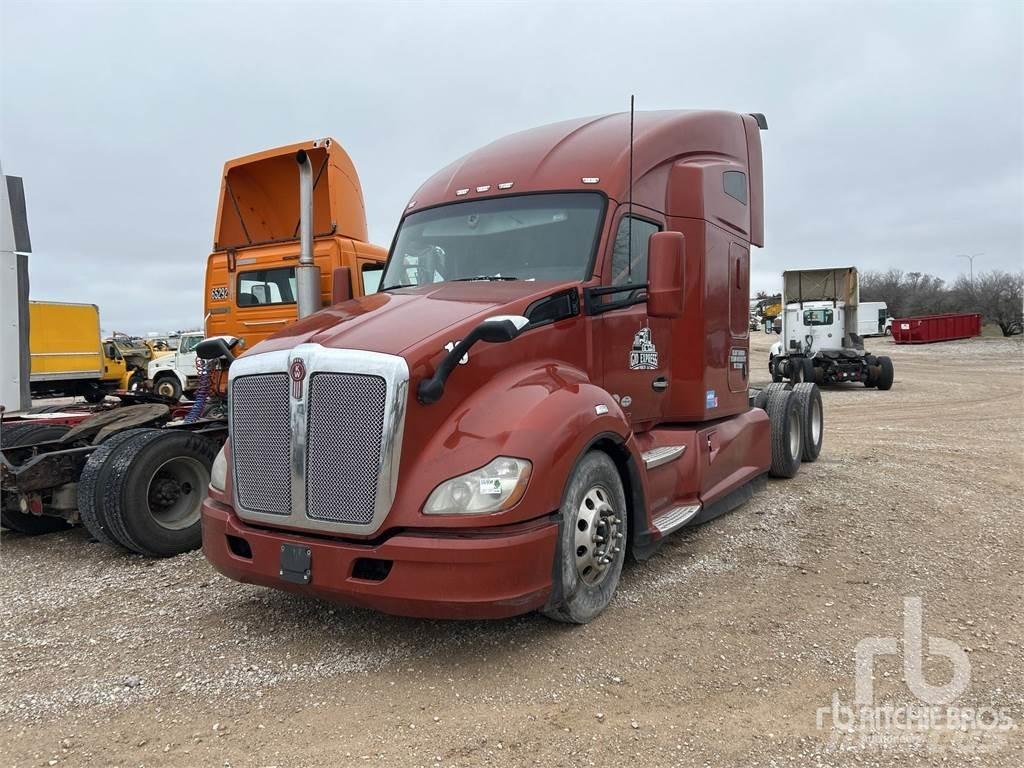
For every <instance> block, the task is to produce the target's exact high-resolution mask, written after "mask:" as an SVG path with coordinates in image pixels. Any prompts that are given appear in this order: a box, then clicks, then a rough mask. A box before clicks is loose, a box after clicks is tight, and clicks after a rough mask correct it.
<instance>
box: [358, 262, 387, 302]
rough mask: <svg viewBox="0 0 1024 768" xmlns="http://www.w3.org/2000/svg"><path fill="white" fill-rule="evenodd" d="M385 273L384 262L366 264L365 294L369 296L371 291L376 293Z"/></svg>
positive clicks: (364, 266)
mask: <svg viewBox="0 0 1024 768" xmlns="http://www.w3.org/2000/svg"><path fill="white" fill-rule="evenodd" d="M383 275H384V265H383V264H364V265H363V269H362V276H363V295H364V296H369V295H370V294H371V293H376V292H377V290H378V289H379V288H380V279H381V277H382V276H383Z"/></svg>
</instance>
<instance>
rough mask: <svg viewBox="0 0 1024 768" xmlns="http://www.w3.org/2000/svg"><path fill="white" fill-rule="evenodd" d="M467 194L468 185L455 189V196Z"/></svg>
mask: <svg viewBox="0 0 1024 768" xmlns="http://www.w3.org/2000/svg"><path fill="white" fill-rule="evenodd" d="M468 194H469V187H463V188H462V189H456V190H455V196H456V197H462V196H463V195H468Z"/></svg>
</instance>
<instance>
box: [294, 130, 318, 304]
mask: <svg viewBox="0 0 1024 768" xmlns="http://www.w3.org/2000/svg"><path fill="white" fill-rule="evenodd" d="M295 160H296V162H298V164H299V265H298V267H296V269H295V293H296V296H295V301H296V304H297V305H298V314H299V317H300V318H302V317H308V316H309V315H311V314H313V313H314V312H316V311H318V310H320V309H321V308H322V304H321V302H320V267H318V266H317V265H316V264H315V263H314V261H313V164H312V163H311V162H310V161H309V155H307V154H306V150H304V149H300V150H299V151H298V154H296V155H295Z"/></svg>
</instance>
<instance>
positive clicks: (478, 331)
mask: <svg viewBox="0 0 1024 768" xmlns="http://www.w3.org/2000/svg"><path fill="white" fill-rule="evenodd" d="M529 322H530V321H529V319H528V318H525V317H523V316H522V315H494V316H493V317H488V318H486V319H484V320H482V321H481V322H480V324H479V325H478V326H477V327H476V328H474V329H473V330H472V331H470V332H469V333H468V334H467V335H466V338H464V339H463V340H462V341H460V342H459V343H458V344H456V345H455V346H454V347H452V349H451V350H450V351H449V352H448V354H447V355H445V356H444V359H442V360H441V364H440V365H439V366H437V370H436V371H434V375H433V376H431V377H430V378H429V379H423V380H422V381H421V382H420V385H419V388H418V389H417V392H416V396H417V398H418V399H419V401H420V402H421V403H423V404H424V405H430V404H431V403H436V402H437V401H438V400H440V399H441V396H442V395H443V394H444V384H445V382H446V381H447V380H448V377H449V376H451V374H452V371H454V370H455V366H457V365H458V364H459V360H461V359H462V358H463V357H464V356H465V354H466V353H467V352H469V348H470V347H472V346H473V345H474V344H476V343H477V342H478V341H486V342H488V343H490V344H503V343H504V342H506V341H512V339H514V338H515V337H516V336H518V335H519V334H520V332H521V331H522V330H523V328H525V327H526V326H527V324H529Z"/></svg>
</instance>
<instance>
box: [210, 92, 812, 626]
mask: <svg viewBox="0 0 1024 768" xmlns="http://www.w3.org/2000/svg"><path fill="white" fill-rule="evenodd" d="M765 127H766V125H765V123H764V118H763V116H761V115H740V114H735V113H729V112H696V111H695V112H681V111H672V112H650V113H637V114H636V122H635V140H632V139H631V137H632V136H633V127H632V122H631V116H630V114H628V113H626V114H613V115H607V116H603V117H598V118H588V119H580V120H573V121H569V122H563V123H557V124H554V125H548V126H544V127H540V128H536V129H533V130H529V131H525V132H522V133H517V134H514V135H511V136H508V137H506V138H504V139H501V140H499V141H497V142H494V143H492V144H490V145H488V146H485V147H483V148H482V149H479V150H477V151H475V152H473V153H471V154H469V155H467V156H465V157H463V158H462V159H460V160H458V161H457V162H455V163H454V164H452V165H451V166H449V167H447V168H445V169H443V170H442V171H440V172H438V173H437V174H436V175H434V176H433V177H432V178H430V179H429V180H428V181H427V182H426V183H425V184H423V186H422V187H420V189H419V190H418V191H417V192H416V194H415V195H413V197H412V198H411V199H410V201H409V203H408V205H407V206H406V210H405V212H404V214H403V217H402V220H401V223H400V225H399V228H398V231H397V233H396V236H395V238H394V241H393V243H392V246H391V250H390V253H389V257H388V262H387V266H386V268H385V273H384V277H383V281H382V290H381V292H380V293H377V294H375V295H372V296H366V297H362V298H357V299H354V300H351V301H347V302H343V303H340V304H336V305H334V306H332V307H330V308H328V309H324V310H323V311H320V312H317V313H316V314H314V315H312V316H311V317H308V318H306V319H304V320H301V321H299V322H298V323H296V324H295V325H293V326H291V327H290V328H288V329H287V330H285V331H283V332H281V333H279V334H277V335H276V336H273V337H271V338H270V339H268V340H266V341H264V342H261V343H260V344H259V345H257V346H256V347H254V348H253V349H252V350H251V351H249V353H248V354H246V355H245V356H244V357H242V358H240V359H239V360H237V361H235V362H234V364H233V365H232V367H231V371H230V384H229V386H230V439H229V441H228V444H227V445H226V446H225V448H224V450H223V451H222V452H221V454H220V455H219V456H218V457H217V460H216V462H215V463H214V468H213V471H212V481H211V486H210V491H209V497H208V499H207V500H206V502H205V503H204V506H203V513H202V520H203V550H204V552H205V553H206V556H207V558H208V559H209V560H210V561H211V562H212V563H213V565H214V566H215V567H216V568H217V569H219V570H220V571H221V572H222V573H224V574H226V575H227V576H229V577H231V578H233V579H237V580H239V581H243V582H247V583H254V584H262V585H266V586H270V587H276V588H280V589H289V590H294V591H298V592H302V593H305V594H310V595H315V596H318V597H323V598H327V599H331V600H337V601H341V602H346V603H350V604H356V605H362V606H367V607H371V608H375V609H379V610H382V611H387V612H392V613H396V614H404V615H412V616H423V617H437V618H495V617H504V616H511V615H516V614H521V613H525V612H528V611H532V610H538V609H539V610H542V611H543V612H544V613H545V614H547V615H549V616H551V617H552V618H556V619H559V620H563V621H569V622H577V623H582V622H586V621H589V620H591V619H592V618H594V617H595V616H597V615H598V614H599V613H600V612H601V611H602V610H603V609H604V608H605V606H607V604H608V602H609V601H610V599H611V597H612V594H613V593H614V591H615V588H616V585H617V584H618V580H619V574H620V571H621V568H622V563H623V560H624V559H625V556H626V554H627V552H632V553H633V554H634V555H635V556H637V557H640V558H643V557H645V556H648V555H649V554H650V553H651V552H652V551H653V550H654V549H655V548H656V547H657V545H658V543H659V542H660V541H661V540H662V539H663V538H664V537H665V536H667V535H668V534H670V533H672V532H673V531H675V530H677V529H679V528H681V527H683V526H684V525H693V524H697V523H701V522H704V521H706V520H710V519H711V518H713V517H716V516H718V515H720V514H722V513H724V512H726V511H728V510H730V509H732V508H734V507H736V506H738V505H739V504H741V503H743V502H744V501H746V500H747V499H749V498H750V496H751V493H752V490H753V487H754V485H755V483H756V482H757V481H758V480H759V479H761V478H762V477H763V476H764V475H766V474H767V473H769V472H771V473H772V474H774V475H777V476H786V477H791V476H792V475H793V474H795V472H796V470H797V468H798V467H799V463H800V461H801V459H803V460H813V459H814V458H816V457H817V453H818V451H819V450H820V447H821V437H822V419H821V400H820V396H819V394H818V392H817V388H816V387H815V385H814V384H810V383H808V384H799V385H798V386H797V387H795V388H792V389H791V388H790V387H789V385H784V384H775V385H772V386H771V387H770V388H769V390H765V391H762V392H760V393H757V394H756V396H754V395H753V393H752V392H751V390H750V389H749V387H748V380H747V379H748V374H749V370H750V365H749V354H748V341H749V339H748V334H749V330H748V304H749V300H748V297H749V278H748V275H749V263H750V246H751V245H752V244H753V245H757V246H760V245H762V242H763V231H764V225H763V193H762V165H761V140H760V129H763V128H765ZM759 406H760V407H759Z"/></svg>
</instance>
